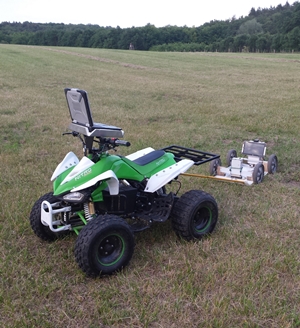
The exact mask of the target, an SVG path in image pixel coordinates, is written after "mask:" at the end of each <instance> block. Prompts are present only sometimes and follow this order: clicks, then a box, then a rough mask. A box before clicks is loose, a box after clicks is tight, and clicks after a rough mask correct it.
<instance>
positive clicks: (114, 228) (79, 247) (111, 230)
mask: <svg viewBox="0 0 300 328" xmlns="http://www.w3.org/2000/svg"><path fill="white" fill-rule="evenodd" d="M134 246H135V242H134V234H133V232H132V230H131V229H130V226H129V224H128V223H127V222H126V221H124V220H123V219H121V218H120V217H118V216H116V215H108V214H106V215H99V216H98V217H96V218H95V219H92V220H91V221H90V222H89V223H88V224H87V225H86V226H84V227H83V228H82V230H81V231H80V233H79V236H78V238H77V240H76V244H75V258H76V261H77V263H78V265H79V267H80V268H81V270H82V271H83V272H84V273H86V275H88V276H92V277H95V276H98V275H109V274H112V273H114V272H116V271H119V270H121V269H122V268H123V267H125V266H126V265H127V264H128V263H129V261H130V260H131V257H132V255H133V251H134Z"/></svg>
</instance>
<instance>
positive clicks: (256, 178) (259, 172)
mask: <svg viewBox="0 0 300 328" xmlns="http://www.w3.org/2000/svg"><path fill="white" fill-rule="evenodd" d="M264 174H265V169H264V166H263V164H262V163H257V164H256V165H255V166H254V170H253V172H252V179H253V183H254V184H258V183H261V182H262V181H263V179H264Z"/></svg>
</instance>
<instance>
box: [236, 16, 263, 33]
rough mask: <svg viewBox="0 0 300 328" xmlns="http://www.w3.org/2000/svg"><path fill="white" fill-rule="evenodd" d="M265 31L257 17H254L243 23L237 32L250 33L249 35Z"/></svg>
mask: <svg viewBox="0 0 300 328" xmlns="http://www.w3.org/2000/svg"><path fill="white" fill-rule="evenodd" d="M262 32H263V28H262V24H260V23H258V22H257V20H256V18H253V19H251V20H248V21H247V22H245V23H243V24H242V25H241V26H240V28H239V30H238V32H237V34H238V35H239V34H249V35H253V34H257V33H262Z"/></svg>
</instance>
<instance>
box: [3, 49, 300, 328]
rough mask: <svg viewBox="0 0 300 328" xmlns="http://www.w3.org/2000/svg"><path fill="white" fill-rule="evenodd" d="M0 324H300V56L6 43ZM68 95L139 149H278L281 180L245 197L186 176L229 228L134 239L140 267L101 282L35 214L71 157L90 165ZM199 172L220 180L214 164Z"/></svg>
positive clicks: (162, 228)
mask: <svg viewBox="0 0 300 328" xmlns="http://www.w3.org/2000/svg"><path fill="white" fill-rule="evenodd" d="M0 63H1V64H0V72H1V74H0V90H1V94H0V100H1V107H0V128H1V143H0V172H1V173H0V194H1V202H0V209H1V219H0V240H1V243H0V254H1V261H0V323H1V325H2V326H3V327H58V326H61V327H90V328H92V327H300V305H299V304H300V302H299V300H300V278H299V269H300V264H299V260H300V257H299V241H300V220H299V215H300V213H299V212H300V201H299V196H300V190H299V187H300V171H299V165H300V137H299V122H300V110H299V106H300V105H299V87H300V55H299V54H290V55H285V54H230V53H226V54H219V53H156V52H155V53H152V52H137V51H136V52H135V51H112V50H103V49H80V48H54V47H52V48H47V47H27V46H15V45H0ZM65 87H78V88H82V89H85V90H87V91H88V93H89V98H90V102H91V107H92V112H93V116H94V120H95V121H98V122H103V123H107V124H113V125H116V126H120V127H122V128H123V129H124V130H125V139H126V140H129V141H130V142H131V144H132V146H131V148H130V149H120V153H121V154H124V155H125V154H127V153H129V152H133V151H135V150H138V149H140V148H143V147H148V146H152V147H154V148H161V147H164V146H167V145H170V144H179V145H182V146H186V147H194V148H198V149H201V150H204V151H210V152H215V153H218V154H220V155H221V158H222V159H223V162H225V156H226V153H227V151H228V150H229V149H232V148H235V149H237V151H238V153H239V152H240V149H241V145H242V142H243V140H247V139H251V138H259V139H261V140H263V141H266V142H267V145H268V147H267V154H268V155H270V154H272V153H275V154H276V155H277V156H278V159H279V171H278V172H277V173H276V174H275V175H273V176H269V175H268V176H266V177H265V180H264V182H263V183H262V184H259V185H255V186H251V187H246V186H241V185H234V184H228V183H225V182H219V181H214V180H209V179H197V178H196V179H195V178H190V177H182V178H181V179H180V180H181V182H182V189H181V193H183V192H185V191H187V190H190V189H203V190H205V191H207V192H209V193H211V194H212V195H213V196H214V197H215V198H216V200H217V202H218V205H219V212H220V213H219V222H218V225H217V228H216V230H215V232H214V233H213V234H212V236H211V237H209V238H206V239H204V240H202V241H200V242H192V243H188V242H183V241H180V240H178V239H177V237H176V236H175V234H174V232H173V231H172V228H171V224H170V222H166V223H164V224H157V225H155V226H153V227H152V228H151V229H150V230H147V231H145V232H142V233H140V234H138V235H137V236H136V249H135V253H134V256H133V259H132V261H131V263H130V265H129V266H128V267H127V268H126V269H125V270H124V271H123V272H121V273H120V274H118V275H115V276H112V277H105V278H99V279H89V278H86V277H85V276H84V274H83V273H82V272H81V271H80V270H79V269H78V267H77V265H76V263H75V260H74V255H73V246H74V242H75V238H76V236H75V235H74V236H73V235H71V236H68V237H66V238H65V239H63V240H59V241H57V242H55V243H52V244H48V243H45V242H42V241H40V240H39V239H38V238H37V237H36V236H35V235H34V234H33V232H32V231H31V228H30V226H29V221H28V217H29V213H30V210H31V207H32V205H33V203H34V202H35V201H36V200H37V199H38V198H39V197H40V196H41V195H43V194H45V193H46V192H48V191H50V190H51V183H50V181H49V179H50V177H51V174H52V172H53V170H54V169H55V167H56V165H57V164H58V163H59V162H60V161H61V160H62V158H63V157H64V155H65V154H66V153H67V152H68V151H71V150H72V151H74V152H75V153H77V155H78V156H81V145H80V144H79V143H78V141H77V139H75V138H71V137H66V136H65V137H63V136H62V132H64V131H66V128H67V126H68V124H69V121H70V119H69V114H68V108H67V104H66V101H65V98H64V94H63V89H64V88H65ZM192 171H195V172H199V173H202V174H208V166H206V165H203V166H202V167H197V168H195V169H193V170H192Z"/></svg>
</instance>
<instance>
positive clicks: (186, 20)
mask: <svg viewBox="0 0 300 328" xmlns="http://www.w3.org/2000/svg"><path fill="white" fill-rule="evenodd" d="M295 1H296V0H293V1H288V2H289V3H290V4H293V3H294V2H295ZM285 3H286V0H285V1H280V0H206V1H204V0H180V1H179V0H150V1H149V0H148V1H143V0H69V1H66V0H47V1H46V0H0V22H5V21H7V22H25V21H29V22H33V23H50V22H51V23H65V24H69V23H71V24H97V25H100V26H112V27H116V26H120V27H121V28H126V27H132V26H135V27H138V26H145V25H147V24H148V23H150V24H152V25H155V26H156V27H162V26H166V25H177V26H184V25H186V26H188V27H191V26H200V25H202V24H204V23H206V22H210V21H211V20H226V19H230V18H232V17H233V16H235V17H236V18H239V17H241V16H247V15H248V14H249V11H250V9H251V8H252V7H254V8H255V9H257V8H258V7H261V8H270V7H271V6H273V7H276V6H277V5H278V4H282V5H284V4H285Z"/></svg>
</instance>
